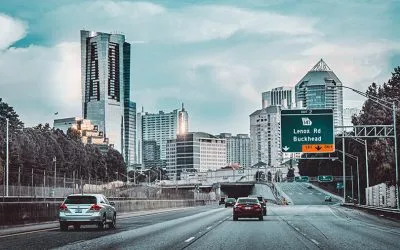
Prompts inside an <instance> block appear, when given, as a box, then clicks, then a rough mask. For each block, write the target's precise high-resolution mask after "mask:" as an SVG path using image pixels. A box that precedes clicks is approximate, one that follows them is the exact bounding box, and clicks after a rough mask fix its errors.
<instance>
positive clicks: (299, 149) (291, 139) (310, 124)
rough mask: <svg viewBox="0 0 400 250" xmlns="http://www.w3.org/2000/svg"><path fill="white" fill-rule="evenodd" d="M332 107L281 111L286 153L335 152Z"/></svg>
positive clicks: (283, 141)
mask: <svg viewBox="0 0 400 250" xmlns="http://www.w3.org/2000/svg"><path fill="white" fill-rule="evenodd" d="M333 132H334V131H333V110H332V109H293V110H290V109H286V110H282V111H281V147H282V152H284V153H332V152H335V135H334V133H333Z"/></svg>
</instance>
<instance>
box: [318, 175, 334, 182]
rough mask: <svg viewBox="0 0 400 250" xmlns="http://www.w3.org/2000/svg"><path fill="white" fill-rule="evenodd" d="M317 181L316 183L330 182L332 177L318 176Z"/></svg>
mask: <svg viewBox="0 0 400 250" xmlns="http://www.w3.org/2000/svg"><path fill="white" fill-rule="evenodd" d="M317 179H318V182H332V181H333V176H332V175H318V177H317Z"/></svg>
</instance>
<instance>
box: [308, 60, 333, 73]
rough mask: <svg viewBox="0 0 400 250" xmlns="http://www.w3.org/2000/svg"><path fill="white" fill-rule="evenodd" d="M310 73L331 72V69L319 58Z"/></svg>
mask: <svg viewBox="0 0 400 250" xmlns="http://www.w3.org/2000/svg"><path fill="white" fill-rule="evenodd" d="M310 71H332V70H331V68H329V66H328V65H327V64H326V63H325V61H324V60H323V59H322V58H321V60H319V61H318V63H317V64H315V65H314V67H313V68H312V69H311V70H310Z"/></svg>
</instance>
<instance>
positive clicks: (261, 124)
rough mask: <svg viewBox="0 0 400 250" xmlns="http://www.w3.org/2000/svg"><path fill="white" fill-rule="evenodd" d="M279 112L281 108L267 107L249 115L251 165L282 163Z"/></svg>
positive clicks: (275, 165) (273, 165)
mask: <svg viewBox="0 0 400 250" xmlns="http://www.w3.org/2000/svg"><path fill="white" fill-rule="evenodd" d="M280 112H281V106H269V107H266V108H264V109H260V110H257V111H255V112H254V113H252V114H251V115H250V143H251V165H254V164H257V163H259V162H263V163H266V164H267V165H268V166H271V167H279V166H280V164H281V163H282V151H281V125H280V123H281V117H280Z"/></svg>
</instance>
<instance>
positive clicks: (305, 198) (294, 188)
mask: <svg viewBox="0 0 400 250" xmlns="http://www.w3.org/2000/svg"><path fill="white" fill-rule="evenodd" d="M276 185H277V186H278V189H280V190H282V191H283V192H284V193H285V194H286V195H287V196H289V197H290V199H291V200H292V201H293V204H294V205H332V204H334V203H338V202H340V201H339V200H337V199H335V198H334V197H332V202H326V201H325V196H326V194H325V193H324V192H322V191H320V190H317V189H315V188H309V187H310V185H309V184H308V183H302V182H281V183H277V184H276Z"/></svg>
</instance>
